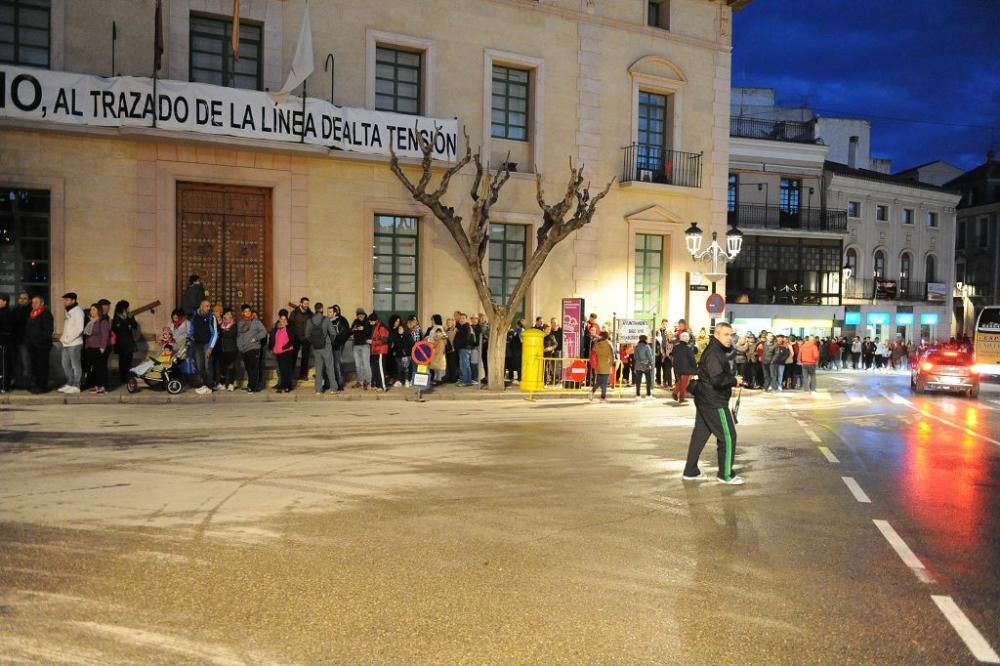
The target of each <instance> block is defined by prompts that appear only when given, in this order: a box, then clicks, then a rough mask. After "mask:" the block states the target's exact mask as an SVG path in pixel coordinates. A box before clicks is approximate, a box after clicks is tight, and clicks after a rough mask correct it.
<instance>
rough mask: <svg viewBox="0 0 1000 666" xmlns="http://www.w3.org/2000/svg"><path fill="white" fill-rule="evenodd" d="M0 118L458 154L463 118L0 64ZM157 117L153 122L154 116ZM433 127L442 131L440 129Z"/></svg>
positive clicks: (450, 157)
mask: <svg viewBox="0 0 1000 666" xmlns="http://www.w3.org/2000/svg"><path fill="white" fill-rule="evenodd" d="M0 118H11V119H18V120H35V121H45V122H52V123H61V124H67V125H90V126H96V127H150V128H151V127H154V126H155V127H156V128H158V129H164V130H176V131H181V132H194V133H199V134H218V135H226V136H235V137H241V138H246V139H261V140H266V141H283V142H287V143H299V142H304V143H307V144H310V145H314V146H326V147H329V148H336V149H340V150H350V151H355V152H360V153H370V154H380V155H388V154H389V151H390V147H393V148H395V150H396V154H397V155H399V156H400V157H422V156H423V155H422V153H421V152H420V143H419V139H418V133H419V135H420V136H422V137H423V138H425V139H426V140H428V141H432V142H433V148H434V153H433V156H434V158H435V159H438V160H445V161H449V162H452V161H455V156H456V154H457V152H458V121H457V120H455V119H435V118H425V117H419V116H409V115H405V114H399V113H386V112H383V111H369V110H367V109H353V108H345V107H338V106H334V105H333V104H330V103H329V102H327V101H324V100H320V99H315V98H311V97H310V98H306V104H305V112H304V113H303V109H302V100H301V99H295V98H292V99H290V100H289V101H288V102H287V103H283V104H275V103H274V101H273V100H272V99H271V97H270V95H268V94H267V93H265V92H259V91H256V90H240V89H237V88H224V87H222V86H213V85H209V84H205V83H186V82H183V81H169V80H167V81H165V80H160V81H158V82H157V84H156V92H155V95H154V90H153V80H152V79H147V78H139V77H132V76H118V77H114V78H102V77H99V76H90V75H85V74H70V73H67V72H52V71H49V70H42V69H27V68H22V67H12V66H9V65H0ZM154 118H155V123H154ZM435 127H437V128H438V129H439V130H440V131H439V132H438V133H435V131H434V130H435Z"/></svg>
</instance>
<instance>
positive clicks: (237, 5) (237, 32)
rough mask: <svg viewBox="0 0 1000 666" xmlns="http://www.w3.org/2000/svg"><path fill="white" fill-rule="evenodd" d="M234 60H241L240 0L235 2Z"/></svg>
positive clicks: (234, 0)
mask: <svg viewBox="0 0 1000 666" xmlns="http://www.w3.org/2000/svg"><path fill="white" fill-rule="evenodd" d="M232 32H233V38H232V39H233V41H232V44H231V45H230V46H232V49H233V60H239V59H240V0H233V31H232Z"/></svg>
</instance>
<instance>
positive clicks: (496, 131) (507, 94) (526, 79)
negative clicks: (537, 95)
mask: <svg viewBox="0 0 1000 666" xmlns="http://www.w3.org/2000/svg"><path fill="white" fill-rule="evenodd" d="M530 83H531V72H530V71H529V70H526V69H518V68H515V67H506V66H504V65H493V103H492V109H491V116H490V121H491V135H492V136H493V137H494V138H497V139H510V140H512V141H527V140H528V138H529V136H530V135H529V133H528V103H529V99H528V95H529V90H530Z"/></svg>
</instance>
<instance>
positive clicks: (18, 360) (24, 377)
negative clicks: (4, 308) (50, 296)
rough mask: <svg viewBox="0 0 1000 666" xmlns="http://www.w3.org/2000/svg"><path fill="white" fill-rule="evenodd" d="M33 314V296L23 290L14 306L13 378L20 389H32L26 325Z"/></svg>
mask: <svg viewBox="0 0 1000 666" xmlns="http://www.w3.org/2000/svg"><path fill="white" fill-rule="evenodd" d="M30 313H31V295H30V294H29V293H28V292H26V291H24V290H22V291H21V292H20V293H18V295H17V305H16V306H14V341H13V345H14V348H15V350H16V352H15V355H14V363H15V369H14V371H13V373H12V376H11V378H12V379H13V378H16V379H17V386H18V388H23V389H30V388H31V386H32V383H31V355H30V354H29V353H28V348H27V347H26V346H25V345H24V324H25V322H26V321H28V315H29V314H30Z"/></svg>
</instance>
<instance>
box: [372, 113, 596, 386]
mask: <svg viewBox="0 0 1000 666" xmlns="http://www.w3.org/2000/svg"><path fill="white" fill-rule="evenodd" d="M436 132H440V129H437V128H435V133H436ZM463 133H464V134H465V155H463V156H462V158H461V159H459V160H458V161H457V162H456V163H455V164H453V165H451V166H450V167H448V168H447V169H446V170H445V171H444V173H443V174H442V175H441V180H440V182H439V183H438V186H437V187H436V188H434V189H430V185H431V180H432V179H433V173H432V170H431V162H432V154H433V145H434V139H435V138H436V136H432V137H431V138H430V140H428V139H426V138H425V137H423V135H422V134H421V133H420V132H417V136H418V137H419V141H420V149H421V152H422V154H423V158H422V159H421V165H420V166H421V173H420V179H419V180H417V181H416V182H414V181H413V180H411V179H410V177H409V176H407V175H406V174H405V173H404V172H403V169H402V167H401V166H400V164H399V158H398V157H397V156H396V153H395V151H393V152H392V159H391V161H390V163H389V164H390V168H391V169H392V172H393V173H394V174H396V177H397V178H398V179H399V181H400V182H401V183H402V184H403V186H404V187H406V189H407V190H408V191H409V192H410V194H411V195H412V196H413V199H414V200H415V201H417V202H419V203H421V204H423V205H424V206H426V207H427V208H428V209H429V210H430V211H431V213H433V214H434V217H436V218H437V219H438V220H440V221H441V223H442V224H444V226H445V228H446V229H447V230H448V233H450V234H451V237H452V238H453V239H454V240H455V243H456V244H457V245H458V250H459V253H460V254H461V255H462V258H463V259H464V260H465V267H466V269H467V270H468V271H469V275H470V276H472V281H473V284H475V286H476V292H477V293H478V294H479V300H480V301H482V304H483V307H484V310H485V311H486V312H487V313H489V315H490V322H489V323H490V337H489V355H488V357H487V360H488V362H489V386H490V389H491V390H494V391H502V390H503V388H504V356H505V351H506V346H507V333H508V332H509V331H510V327H511V325H512V324H513V318H514V313H516V312H517V308H518V306H519V305H520V303H521V301H522V300H523V299H524V297H525V294H527V292H528V288H529V287H531V283H532V281H533V280H534V279H535V276H536V275H537V274H538V271H539V270H541V268H542V265H543V264H544V263H545V260H546V259H547V258H548V256H549V254H550V253H551V252H552V250H553V249H554V248H555V246H556V245H558V244H559V243H560V242H562V241H563V240H565V239H566V238H567V237H569V235H570V234H572V233H573V232H574V231H576V230H577V229H580V228H582V227H583V226H584V225H586V224H588V223H590V221H591V220H592V219H594V214H595V213H596V211H597V204H598V202H600V200H601V199H603V198H604V197H605V195H607V193H608V191H609V190H610V189H611V186H612V185H613V184H614V178H612V179H611V181H610V182H608V184H607V185H606V186H605V187H604V189H603V190H601V192H599V193H598V194H597V195H596V196H593V197H592V196H591V195H590V183H589V182H586V183H585V181H584V178H583V166H582V165H581V166H580V167H579V168H577V167H574V166H573V160H572V159H570V161H569V180H568V182H567V185H566V191H565V192H564V193H563V196H562V198H561V199H559V200H558V201H556V202H555V203H552V204H549V203H546V201H545V192H544V190H543V189H542V175H541V174H537V175H536V176H535V182H536V186H537V194H536V198H537V201H538V206H539V207H540V208H541V210H542V225H541V226H540V227H539V228H538V234H537V238H536V243H535V249H534V251H533V252H532V253H531V256H530V257H528V258H527V261H526V262H525V265H524V271H523V272H522V273H521V277H520V278H519V279H518V281H517V284H516V285H515V286H514V290H513V291H512V292H511V294H510V297H509V298H508V300H507V302H506V303H502V302H499V301H498V300H497V298H496V297H495V296H494V294H493V292H492V290H491V289H490V280H489V275H488V274H487V270H486V263H485V259H486V252H487V249H488V247H489V233H490V215H491V209H492V207H493V205H494V204H496V202H497V201H498V200H499V198H500V190H501V189H502V188H503V186H504V185H505V184H506V183H507V180H508V179H509V178H510V170H509V168H508V166H507V162H506V161H504V163H503V164H502V166H501V167H500V168H499V169H497V170H496V171H492V170H490V168H489V167H488V166H484V165H483V161H482V158H481V155H480V152H479V151H477V152H476V153H475V154H473V153H472V148H471V146H470V144H469V134H468V132H463ZM470 162H471V163H472V164H473V165H474V166H475V169H476V174H475V178H474V179H473V181H472V187H471V188H470V192H469V196H470V197H471V198H472V214H471V215H470V217H469V221H468V223H464V222H463V220H462V216H461V215H458V214H457V213H456V212H455V208H454V207H452V206H449V205H447V204H445V203H444V202H443V199H444V196H445V194H447V192H448V186H449V185H450V184H451V179H452V177H453V176H455V174H457V173H458V172H459V171H461V170H462V169H463V168H464V167H465V166H466V165H468V164H469V163H470Z"/></svg>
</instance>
